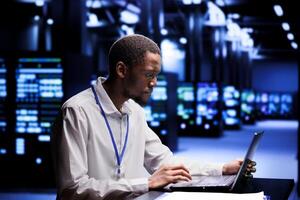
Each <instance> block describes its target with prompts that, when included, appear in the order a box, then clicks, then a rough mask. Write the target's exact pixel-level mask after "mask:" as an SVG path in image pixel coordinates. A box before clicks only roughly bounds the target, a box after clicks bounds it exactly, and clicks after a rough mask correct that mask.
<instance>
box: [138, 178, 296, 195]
mask: <svg viewBox="0 0 300 200" xmlns="http://www.w3.org/2000/svg"><path fill="white" fill-rule="evenodd" d="M293 187H294V180H293V179H266V178H253V179H251V180H249V181H248V182H247V183H246V184H245V185H244V186H243V187H242V188H241V191H239V193H251V192H261V191H264V194H265V195H269V196H271V200H287V199H288V198H289V195H290V193H291V191H292V189H293ZM163 193H164V192H158V191H151V192H148V193H146V194H143V195H142V196H140V197H138V198H136V200H153V199H155V198H157V197H158V196H160V195H161V194H163Z"/></svg>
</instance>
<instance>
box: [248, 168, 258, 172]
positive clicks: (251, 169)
mask: <svg viewBox="0 0 300 200" xmlns="http://www.w3.org/2000/svg"><path fill="white" fill-rule="evenodd" d="M247 172H250V173H251V172H256V168H255V167H252V168H247Z"/></svg>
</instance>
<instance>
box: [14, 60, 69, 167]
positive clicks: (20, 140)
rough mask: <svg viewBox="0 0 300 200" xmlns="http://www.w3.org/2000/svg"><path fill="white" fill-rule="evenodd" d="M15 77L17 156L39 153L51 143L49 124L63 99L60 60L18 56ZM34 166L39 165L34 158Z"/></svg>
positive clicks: (40, 159) (37, 158)
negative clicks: (45, 145)
mask: <svg viewBox="0 0 300 200" xmlns="http://www.w3.org/2000/svg"><path fill="white" fill-rule="evenodd" d="M15 73H16V74H15V75H16V111H15V114H16V126H15V131H16V138H15V145H16V149H15V153H16V154H17V155H26V154H28V153H30V154H41V153H42V152H41V151H40V150H38V149H39V147H41V148H42V146H43V144H44V143H49V142H50V132H51V124H52V122H53V121H54V120H55V118H56V117H57V114H58V112H59V109H60V106H61V103H62V98H63V95H64V93H63V68H62V59H61V58H59V57H20V58H18V60H17V66H16V70H15ZM35 162H36V164H41V163H42V157H39V156H37V157H36V159H35Z"/></svg>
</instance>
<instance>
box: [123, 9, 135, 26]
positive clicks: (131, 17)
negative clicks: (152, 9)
mask: <svg viewBox="0 0 300 200" xmlns="http://www.w3.org/2000/svg"><path fill="white" fill-rule="evenodd" d="M120 20H121V21H122V22H123V23H126V24H136V23H137V22H138V21H139V16H138V15H137V14H135V13H133V12H130V11H128V10H123V11H122V12H121V15H120Z"/></svg>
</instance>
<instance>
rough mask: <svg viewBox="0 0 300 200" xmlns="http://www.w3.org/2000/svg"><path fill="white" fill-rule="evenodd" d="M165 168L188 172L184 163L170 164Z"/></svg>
mask: <svg viewBox="0 0 300 200" xmlns="http://www.w3.org/2000/svg"><path fill="white" fill-rule="evenodd" d="M166 169H168V170H177V169H183V170H185V171H186V172H189V170H188V169H187V168H186V167H185V166H184V165H182V164H180V165H170V166H167V167H166Z"/></svg>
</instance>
